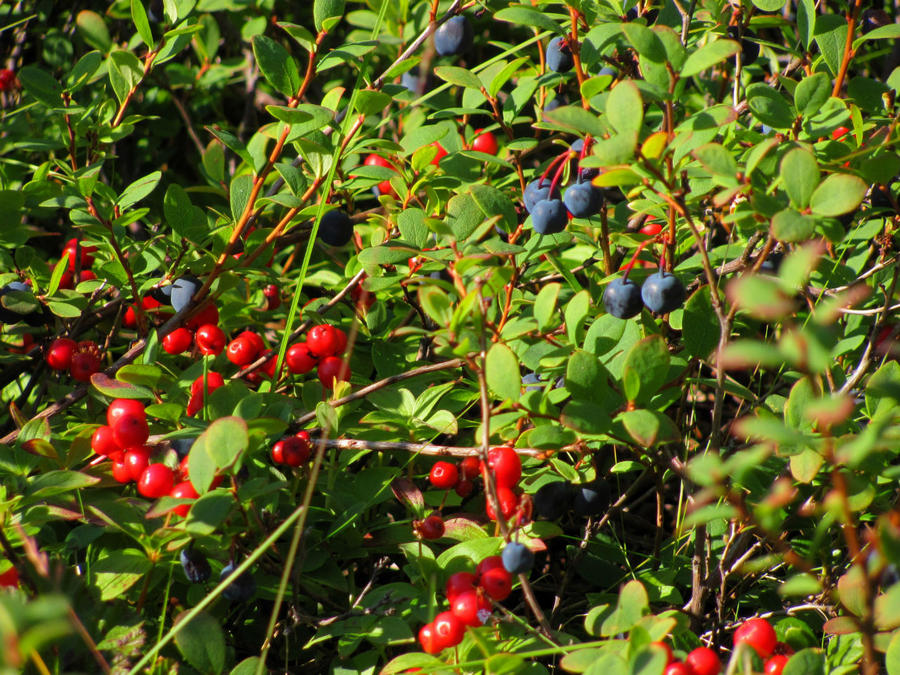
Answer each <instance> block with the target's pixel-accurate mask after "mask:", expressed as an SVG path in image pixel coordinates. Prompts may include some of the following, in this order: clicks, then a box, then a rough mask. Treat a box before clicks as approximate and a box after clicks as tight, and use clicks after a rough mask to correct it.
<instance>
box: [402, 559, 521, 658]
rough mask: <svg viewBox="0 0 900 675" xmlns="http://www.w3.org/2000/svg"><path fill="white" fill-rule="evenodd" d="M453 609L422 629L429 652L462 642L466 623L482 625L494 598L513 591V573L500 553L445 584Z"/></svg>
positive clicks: (432, 652)
mask: <svg viewBox="0 0 900 675" xmlns="http://www.w3.org/2000/svg"><path fill="white" fill-rule="evenodd" d="M444 591H445V594H446V596H447V601H448V602H449V603H450V609H449V610H447V611H444V612H441V613H440V614H438V615H437V616H436V617H434V620H433V621H432V622H431V623H427V624H425V625H424V626H422V628H420V629H419V644H420V645H421V646H422V649H423V650H424V651H426V652H428V653H429V654H437V653H439V652H440V651H442V650H444V649H446V648H447V647H455V646H456V645H458V644H459V643H460V642H462V639H463V635H464V634H465V631H466V627H467V626H471V627H476V626H483V625H484V624H485V623H487V620H488V618H489V617H490V615H491V600H496V601H497V602H500V601H502V600H506V598H507V597H509V594H510V593H512V575H511V574H510V573H509V572H507V571H506V568H505V567H503V560H502V558H501V557H500V556H499V555H492V556H489V557H487V558H485V559H484V560H482V561H481V562H480V563H478V567H476V568H475V572H474V573H472V572H456V573H455V574H451V575H450V578H449V579H447V584H446V586H445V588H444Z"/></svg>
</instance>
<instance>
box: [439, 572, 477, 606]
mask: <svg viewBox="0 0 900 675" xmlns="http://www.w3.org/2000/svg"><path fill="white" fill-rule="evenodd" d="M476 581H478V577H477V576H476V575H474V574H472V573H471V572H454V573H453V574H451V575H450V577H449V578H448V579H447V583H446V584H445V585H444V595H446V596H447V600H449V601H450V603H451V604H452V603H453V601H454V600H455V599H456V596H458V595H459V594H460V593H464V592H465V591H471V590H474V589H475V582H476Z"/></svg>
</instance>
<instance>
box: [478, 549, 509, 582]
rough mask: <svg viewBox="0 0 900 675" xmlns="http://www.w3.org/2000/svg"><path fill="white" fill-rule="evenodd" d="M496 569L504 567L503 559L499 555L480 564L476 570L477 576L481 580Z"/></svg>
mask: <svg viewBox="0 0 900 675" xmlns="http://www.w3.org/2000/svg"><path fill="white" fill-rule="evenodd" d="M495 567H503V557H502V556H499V555H489V556H488V557H487V558H485V559H484V560H482V561H481V562H480V563H478V567H476V568H475V574H476V575H477V576H478V577H479V578H480V577H481V575H483V574H484V573H485V572H487V571H488V570H492V569H494V568H495Z"/></svg>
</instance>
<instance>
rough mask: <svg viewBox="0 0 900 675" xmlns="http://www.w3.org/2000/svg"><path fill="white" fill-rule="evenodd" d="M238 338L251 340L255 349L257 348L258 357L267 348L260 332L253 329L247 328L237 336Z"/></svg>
mask: <svg viewBox="0 0 900 675" xmlns="http://www.w3.org/2000/svg"><path fill="white" fill-rule="evenodd" d="M237 339H240V340H249V341H250V344H252V345H253V349H255V350H256V355H257V357H258V356H259V355H260V354H262V353H263V351H265V349H266V344H265V343H264V342H263V339H262V338H261V337H260V336H259V333H256V332H254V331H252V330H245V331H243V332H242V333H241V334H240V335H238V336H237Z"/></svg>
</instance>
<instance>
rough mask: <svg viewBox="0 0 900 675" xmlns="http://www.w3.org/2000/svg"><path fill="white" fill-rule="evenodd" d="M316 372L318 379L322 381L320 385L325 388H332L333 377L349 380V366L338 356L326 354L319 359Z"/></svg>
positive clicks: (344, 380)
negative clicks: (326, 355)
mask: <svg viewBox="0 0 900 675" xmlns="http://www.w3.org/2000/svg"><path fill="white" fill-rule="evenodd" d="M316 373H317V374H318V375H319V381H320V382H321V383H322V386H323V387H325V388H326V389H334V380H335V379H338V380H341V381H343V382H347V381H349V380H350V368H348V367H347V365H346V364H345V363H344V360H343V359H342V358H341V357H339V356H328V357H326V358H324V359H322V360H321V361H319V367H318V368H317V369H316Z"/></svg>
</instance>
